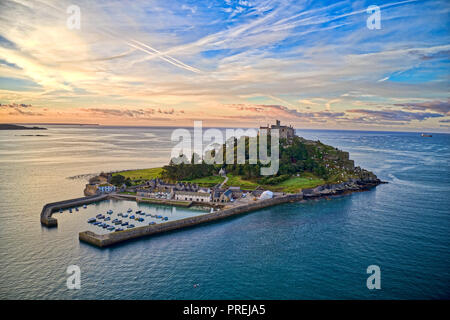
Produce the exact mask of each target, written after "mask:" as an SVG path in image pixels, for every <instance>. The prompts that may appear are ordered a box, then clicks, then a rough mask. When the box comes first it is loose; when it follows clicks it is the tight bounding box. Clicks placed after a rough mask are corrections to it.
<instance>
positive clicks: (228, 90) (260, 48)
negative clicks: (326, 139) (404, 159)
mask: <svg viewBox="0 0 450 320" xmlns="http://www.w3.org/2000/svg"><path fill="white" fill-rule="evenodd" d="M70 4H72V1H69V0H60V1H52V0H46V1H11V0H7V1H1V2H0V21H1V23H0V57H1V58H0V73H1V75H2V76H1V77H0V101H2V102H3V103H4V104H12V103H19V102H24V103H25V104H29V103H31V104H33V105H36V106H39V107H38V108H36V110H35V111H34V112H37V113H42V114H43V116H52V117H58V116H60V117H62V118H63V117H66V118H70V117H74V116H77V117H84V116H88V115H89V114H90V115H92V114H94V113H95V114H96V115H98V116H101V117H102V121H104V122H105V123H107V122H108V121H110V123H112V122H114V123H117V122H119V121H120V119H122V120H123V121H130V123H132V121H134V120H139V121H141V120H142V121H144V120H146V121H148V123H149V124H150V123H152V121H157V120H156V118H161V119H159V120H160V121H162V120H163V119H166V120H167V121H169V120H168V118H169V117H172V119H174V120H176V121H182V120H183V119H184V120H186V121H188V120H189V121H190V120H192V119H194V118H195V117H197V118H199V119H210V120H211V121H215V123H217V124H218V125H220V124H221V123H222V124H226V125H229V124H231V125H235V124H238V123H249V122H250V121H266V119H268V117H275V116H278V117H280V118H282V119H285V120H292V122H293V123H296V125H297V126H311V127H321V126H315V124H318V123H326V124H327V126H329V127H330V128H342V127H345V128H361V127H366V126H367V125H372V124H376V125H380V126H383V125H386V126H391V125H398V126H399V127H402V126H404V127H405V128H413V127H414V126H415V125H416V124H417V122H418V121H419V122H423V123H426V124H427V126H430V127H433V126H434V127H436V128H438V127H439V122H438V118H439V116H438V115H448V114H449V110H448V105H449V103H448V99H449V95H448V87H449V78H448V71H449V69H448V68H449V65H448V57H449V52H450V44H449V42H448V37H447V36H446V35H447V34H448V32H449V30H448V23H447V22H448V12H450V4H449V3H448V1H444V0H432V1H431V0H430V1H416V0H406V1H390V2H383V3H382V4H380V5H379V6H380V8H381V10H382V21H381V24H382V28H381V29H380V30H369V29H367V28H366V19H367V17H368V14H367V12H366V9H367V7H368V6H369V5H371V4H373V3H371V2H367V1H356V2H348V1H314V2H310V1H306V0H296V1H289V0H261V1H251V0H236V1H231V0H230V1H228V0H227V1H220V2H213V1H202V2H196V3H192V2H187V1H179V0H174V1H164V0H155V1H152V2H151V3H149V2H147V1H133V2H123V1H119V0H112V1H108V2H92V1H87V0H80V1H77V5H79V7H80V9H81V13H82V21H81V29H80V30H70V29H68V28H67V27H66V19H67V17H68V14H67V13H66V9H67V6H68V5H70ZM23 83H26V84H27V88H26V89H27V90H24V85H23ZM21 84H22V85H21ZM30 88H31V89H32V90H31V89H30ZM148 106H152V107H151V108H149V107H148ZM154 106H162V107H161V111H165V112H168V111H169V110H172V109H173V110H174V112H173V113H166V114H164V113H158V109H159V107H154ZM232 106H234V107H232ZM236 106H241V107H236ZM44 107H46V108H48V109H49V112H43V111H42V110H43V109H42V108H44ZM6 109H8V110H9V108H3V110H0V111H1V112H2V116H3V117H4V118H5V119H7V120H8V119H14V120H16V119H19V116H22V117H23V118H24V120H25V119H26V115H25V114H23V115H19V114H17V112H16V111H15V109H14V110H13V109H11V110H9V112H14V113H16V115H14V118H11V117H10V116H9V115H8V114H7V113H6V111H5V110H6ZM19 109H20V108H19ZM149 109H154V113H153V114H152V113H151V112H150V110H149ZM20 110H23V111H27V110H28V111H32V110H34V109H27V110H24V109H20ZM82 110H84V111H82ZM101 110H104V112H102V111H101ZM261 110H263V111H262V112H261ZM182 111H183V112H182ZM108 117H110V118H108ZM159 120H158V121H159ZM221 121H222V122H221Z"/></svg>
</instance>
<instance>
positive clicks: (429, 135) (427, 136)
mask: <svg viewBox="0 0 450 320" xmlns="http://www.w3.org/2000/svg"><path fill="white" fill-rule="evenodd" d="M421 136H422V137H425V138H431V137H432V135H431V134H427V133H422V134H421Z"/></svg>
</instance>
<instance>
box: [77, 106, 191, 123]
mask: <svg viewBox="0 0 450 320" xmlns="http://www.w3.org/2000/svg"><path fill="white" fill-rule="evenodd" d="M80 110H81V111H82V112H85V113H89V114H95V115H100V116H112V117H127V118H135V119H152V120H155V119H167V118H161V117H155V116H154V115H155V114H161V115H174V114H178V113H184V110H180V111H177V112H176V111H175V110H174V109H173V108H172V109H168V110H165V109H161V108H158V109H155V108H140V109H133V108H121V109H114V108H81V109H80Z"/></svg>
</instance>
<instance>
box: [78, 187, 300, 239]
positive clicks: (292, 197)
mask: <svg viewBox="0 0 450 320" xmlns="http://www.w3.org/2000/svg"><path fill="white" fill-rule="evenodd" d="M302 199H303V194H302V193H295V194H289V195H284V196H280V197H277V198H272V199H267V200H260V201H257V202H254V203H250V204H246V205H242V206H236V207H233V208H230V209H225V210H221V211H216V212H213V213H208V214H203V215H200V216H195V217H190V218H185V219H181V220H176V221H169V222H165V223H160V224H155V225H149V226H143V227H137V228H133V229H128V230H123V231H118V232H112V233H108V234H103V235H98V234H96V233H93V232H91V231H84V232H80V233H79V239H80V240H81V241H83V242H87V243H90V244H92V245H94V246H97V247H107V246H110V245H113V244H117V243H120V242H124V241H127V240H131V239H136V238H140V237H144V236H151V235H155V234H159V233H164V232H168V231H172V230H177V229H182V228H188V227H193V226H196V225H199V224H204V223H208V222H213V221H217V220H221V219H225V218H228V217H232V216H236V215H239V214H243V213H247V212H251V211H255V210H259V209H263V208H266V207H270V206H274V205H277V204H282V203H286V202H293V201H299V200H302Z"/></svg>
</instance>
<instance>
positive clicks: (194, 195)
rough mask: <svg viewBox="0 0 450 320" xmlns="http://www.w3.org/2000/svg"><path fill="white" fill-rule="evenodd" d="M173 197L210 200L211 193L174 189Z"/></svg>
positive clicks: (177, 198)
mask: <svg viewBox="0 0 450 320" xmlns="http://www.w3.org/2000/svg"><path fill="white" fill-rule="evenodd" d="M174 199H175V200H181V201H195V202H210V201H211V193H206V192H192V191H175V198H174Z"/></svg>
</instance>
